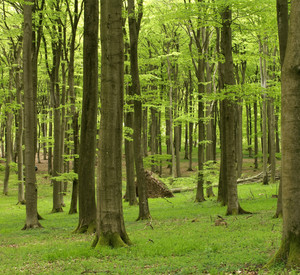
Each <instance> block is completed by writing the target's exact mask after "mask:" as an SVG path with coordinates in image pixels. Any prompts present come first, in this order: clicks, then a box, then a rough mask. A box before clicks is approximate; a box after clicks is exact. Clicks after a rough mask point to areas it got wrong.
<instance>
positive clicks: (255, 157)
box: [253, 99, 258, 169]
mask: <svg viewBox="0 0 300 275" xmlns="http://www.w3.org/2000/svg"><path fill="white" fill-rule="evenodd" d="M253 108H254V169H258V132H257V100H256V99H255V101H254V104H253Z"/></svg>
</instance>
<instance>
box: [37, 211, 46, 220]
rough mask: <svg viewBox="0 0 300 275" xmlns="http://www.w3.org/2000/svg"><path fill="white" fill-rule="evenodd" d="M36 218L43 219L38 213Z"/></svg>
mask: <svg viewBox="0 0 300 275" xmlns="http://www.w3.org/2000/svg"><path fill="white" fill-rule="evenodd" d="M37 218H38V220H39V221H41V220H44V218H43V217H42V216H41V215H40V214H39V213H37Z"/></svg>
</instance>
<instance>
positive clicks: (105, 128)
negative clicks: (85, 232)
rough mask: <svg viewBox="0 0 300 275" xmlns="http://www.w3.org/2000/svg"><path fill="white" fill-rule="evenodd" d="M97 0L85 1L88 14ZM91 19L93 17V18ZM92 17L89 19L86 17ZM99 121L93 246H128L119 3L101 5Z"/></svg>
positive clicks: (104, 1)
mask: <svg viewBox="0 0 300 275" xmlns="http://www.w3.org/2000/svg"><path fill="white" fill-rule="evenodd" d="M97 2H98V1H97V0H90V1H86V9H88V10H87V12H88V11H90V12H91V11H95V10H98V9H97V8H95V7H97V5H98V3H97ZM94 16H95V15H94ZM90 17H92V16H90ZM100 26H101V96H100V101H101V121H100V137H99V140H100V141H99V142H100V144H99V162H98V169H97V234H96V238H95V240H94V243H93V246H112V247H120V246H126V245H129V244H130V240H129V238H128V236H127V233H126V231H125V224H124V218H123V207H122V137H123V98H124V94H123V93H124V91H123V89H124V44H123V43H124V42H123V30H122V0H102V1H101V23H100Z"/></svg>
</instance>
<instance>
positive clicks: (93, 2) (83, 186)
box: [75, 0, 117, 233]
mask: <svg viewBox="0 0 300 275" xmlns="http://www.w3.org/2000/svg"><path fill="white" fill-rule="evenodd" d="M84 5H85V6H84V37H83V101H82V116H81V133H80V151H79V152H80V153H79V167H78V185H79V223H78V227H77V229H76V230H75V232H78V233H85V232H87V233H93V232H95V231H96V201H95V157H96V134H97V108H98V30H99V27H98V24H99V18H98V17H99V8H98V6H99V2H98V0H86V1H85V2H84ZM104 105H105V103H104V104H103V105H102V107H103V106H104ZM115 110H117V109H115Z"/></svg>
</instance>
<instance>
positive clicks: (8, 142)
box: [3, 73, 13, 195]
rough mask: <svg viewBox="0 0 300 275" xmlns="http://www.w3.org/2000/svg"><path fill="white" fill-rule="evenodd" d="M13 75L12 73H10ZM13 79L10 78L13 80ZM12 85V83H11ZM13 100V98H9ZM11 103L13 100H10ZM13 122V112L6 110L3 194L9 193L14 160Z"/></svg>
mask: <svg viewBox="0 0 300 275" xmlns="http://www.w3.org/2000/svg"><path fill="white" fill-rule="evenodd" d="M10 75H11V73H10ZM11 81H12V79H10V80H9V82H11ZM9 85H10V86H11V83H10V84H9ZM8 100H9V101H11V99H10V98H9V99H8ZM9 103H11V102H9ZM12 123H13V114H12V111H11V110H8V111H6V127H5V158H6V161H5V174H4V180H3V194H4V195H8V181H9V175H10V163H11V161H12V147H13V144H12Z"/></svg>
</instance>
